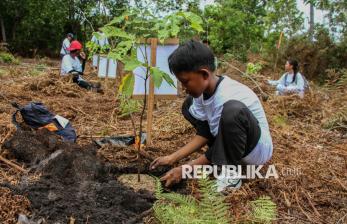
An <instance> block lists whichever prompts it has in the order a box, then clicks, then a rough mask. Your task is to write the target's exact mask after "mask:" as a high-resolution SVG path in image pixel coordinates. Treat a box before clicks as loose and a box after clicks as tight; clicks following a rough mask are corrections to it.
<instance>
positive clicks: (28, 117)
mask: <svg viewBox="0 0 347 224" xmlns="http://www.w3.org/2000/svg"><path fill="white" fill-rule="evenodd" d="M12 106H13V107H15V108H16V109H17V110H16V112H14V113H13V115H12V123H13V124H14V125H15V126H16V128H17V129H20V128H21V127H20V125H19V124H18V122H17V120H16V115H17V114H18V112H20V114H21V115H22V118H23V121H24V123H26V124H27V125H28V126H29V127H30V128H33V129H36V130H37V129H41V128H46V129H48V130H49V131H52V132H55V133H56V134H57V135H60V136H62V137H63V140H64V141H67V142H76V139H77V135H76V131H75V129H74V128H73V127H72V125H71V123H70V122H69V121H68V120H67V119H65V118H63V117H61V116H59V115H54V114H53V113H51V112H50V111H49V110H48V109H47V108H46V107H45V105H43V104H42V103H40V102H30V103H29V104H27V105H25V106H24V107H22V106H20V105H18V104H17V103H12Z"/></svg>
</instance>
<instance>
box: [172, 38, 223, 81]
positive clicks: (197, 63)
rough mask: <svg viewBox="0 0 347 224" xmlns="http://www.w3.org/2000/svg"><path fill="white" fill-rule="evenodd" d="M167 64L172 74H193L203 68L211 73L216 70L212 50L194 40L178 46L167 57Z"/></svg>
mask: <svg viewBox="0 0 347 224" xmlns="http://www.w3.org/2000/svg"><path fill="white" fill-rule="evenodd" d="M168 62H169V68H170V71H171V72H172V73H173V74H178V73H180V72H195V71H198V70H199V69H201V68H203V67H204V68H207V69H209V70H210V71H212V72H213V71H215V70H216V65H215V63H214V55H213V52H212V50H211V49H210V48H208V47H207V46H205V45H204V44H202V43H200V42H198V41H195V40H190V41H187V42H186V43H185V44H183V45H181V46H179V47H178V48H177V49H176V50H175V51H174V52H173V53H172V54H171V55H170V56H169V59H168Z"/></svg>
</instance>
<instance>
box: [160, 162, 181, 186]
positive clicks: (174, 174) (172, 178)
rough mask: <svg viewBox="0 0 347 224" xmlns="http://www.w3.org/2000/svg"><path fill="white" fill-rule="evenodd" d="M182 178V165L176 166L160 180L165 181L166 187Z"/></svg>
mask: <svg viewBox="0 0 347 224" xmlns="http://www.w3.org/2000/svg"><path fill="white" fill-rule="evenodd" d="M181 180H182V167H181V166H179V167H176V168H173V169H171V170H170V171H169V172H167V173H166V174H165V175H164V176H163V177H162V178H160V181H165V187H169V186H171V185H172V184H177V183H179V182H180V181H181Z"/></svg>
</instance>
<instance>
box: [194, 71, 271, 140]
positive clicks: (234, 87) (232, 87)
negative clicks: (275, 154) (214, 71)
mask: <svg viewBox="0 0 347 224" xmlns="http://www.w3.org/2000/svg"><path fill="white" fill-rule="evenodd" d="M223 77H224V78H223V80H222V81H221V83H220V84H219V86H218V87H217V90H216V92H215V93H214V94H213V95H212V96H211V97H210V98H209V99H207V100H204V98H203V95H201V96H200V97H198V98H194V99H193V104H192V106H191V107H190V108H189V112H190V114H191V115H192V116H193V117H195V118H196V119H198V120H201V121H208V124H209V126H210V131H211V133H212V135H213V136H216V135H217V134H218V128H219V121H220V117H221V113H222V110H223V105H224V103H226V102H227V101H229V100H237V101H240V102H242V103H244V104H245V105H246V106H247V107H248V109H249V110H250V111H251V112H252V114H253V115H254V116H255V118H256V119H257V120H258V122H259V126H260V129H261V132H262V136H264V137H266V138H267V140H268V141H269V142H272V139H271V135H270V130H269V124H268V122H267V119H266V115H265V112H264V109H263V106H262V105H261V102H260V100H259V98H258V96H257V95H256V94H255V93H254V92H253V91H252V90H251V89H250V88H248V87H247V86H245V85H243V84H241V83H239V82H237V81H235V80H232V79H230V78H229V77H227V76H223Z"/></svg>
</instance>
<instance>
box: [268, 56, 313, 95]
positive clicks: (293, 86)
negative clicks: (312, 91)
mask: <svg viewBox="0 0 347 224" xmlns="http://www.w3.org/2000/svg"><path fill="white" fill-rule="evenodd" d="M284 68H285V70H286V73H284V74H283V75H282V77H281V78H280V79H279V80H268V83H269V84H270V85H272V86H276V90H277V91H276V95H288V94H298V95H299V96H300V98H303V97H304V92H305V89H306V88H307V87H308V83H307V81H306V79H305V77H304V76H303V75H302V74H301V73H300V72H299V63H298V62H297V61H296V60H293V59H289V60H288V61H287V63H286V64H285V66H284Z"/></svg>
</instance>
